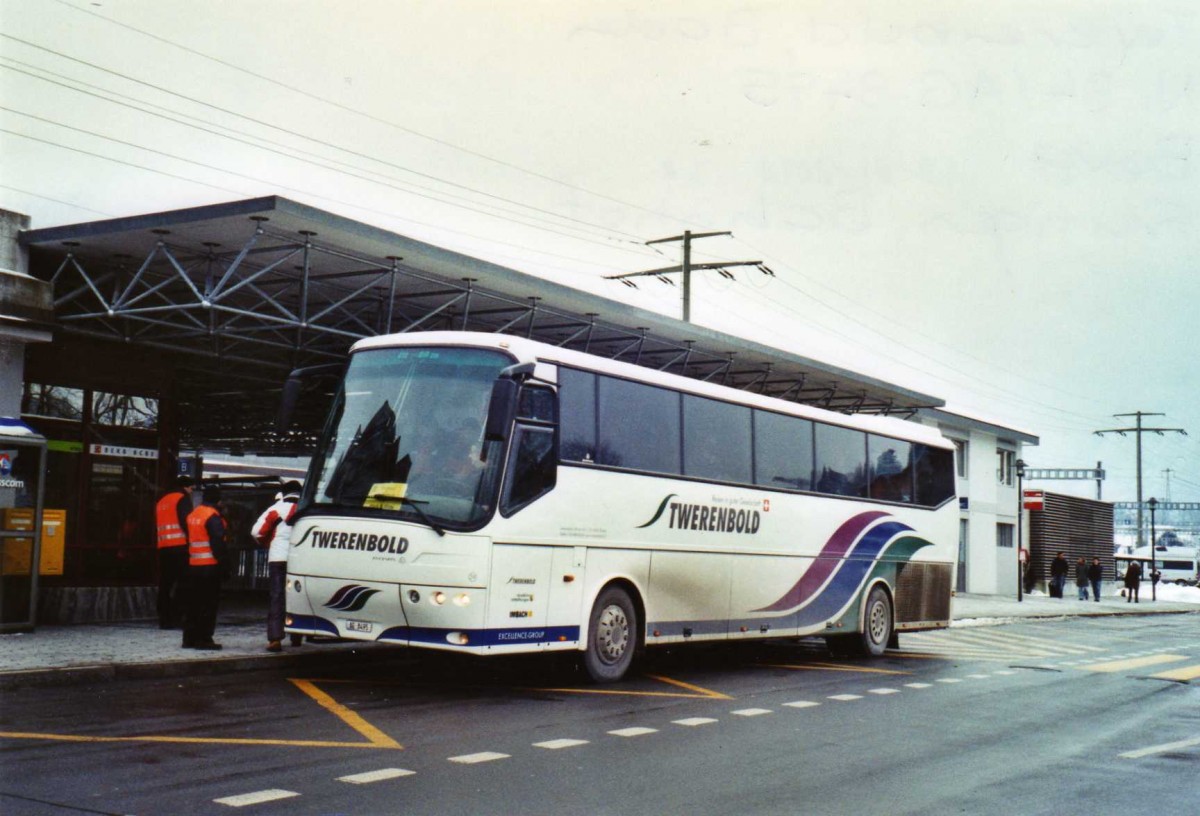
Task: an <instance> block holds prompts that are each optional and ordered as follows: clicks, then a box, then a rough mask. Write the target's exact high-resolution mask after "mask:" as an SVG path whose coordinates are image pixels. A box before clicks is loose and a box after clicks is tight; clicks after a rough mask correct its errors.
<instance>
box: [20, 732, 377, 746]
mask: <svg viewBox="0 0 1200 816" xmlns="http://www.w3.org/2000/svg"><path fill="white" fill-rule="evenodd" d="M0 738H2V739H40V740H53V741H56V742H184V743H200V744H205V745H286V746H296V747H302V748H381V747H384V746H380V745H374V744H372V743H369V742H325V741H322V740H277V739H236V738H222V737H159V736H144V737H92V736H86V735H83V734H38V733H34V732H30V731H0ZM396 747H399V746H396Z"/></svg>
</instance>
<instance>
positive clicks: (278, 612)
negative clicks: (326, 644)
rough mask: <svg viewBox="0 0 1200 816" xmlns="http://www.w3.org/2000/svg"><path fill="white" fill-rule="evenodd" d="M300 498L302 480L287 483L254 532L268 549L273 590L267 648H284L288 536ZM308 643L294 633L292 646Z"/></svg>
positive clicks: (260, 517) (271, 649) (277, 649)
mask: <svg viewBox="0 0 1200 816" xmlns="http://www.w3.org/2000/svg"><path fill="white" fill-rule="evenodd" d="M299 501H300V483H299V482H296V481H290V482H285V483H284V485H283V493H282V494H281V495H280V497H279V498H278V499H277V500H276V502H275V503H274V504H272V505H271V506H270V507H268V508H267V509H266V510H264V511H263V514H262V515H261V516H259V517H258V521H256V522H254V527H253V528H251V530H250V535H252V536H253V537H254V540H255V541H257V542H258V546H260V547H268V548H269V549H268V551H267V586H268V587H269V589H270V596H271V600H270V605H269V606H268V608H267V651H268V652H278V651H281V650H282V649H283V617H284V613H285V612H286V601H287V598H286V592H287V586H286V584H287V557H288V537H289V536H290V535H291V532H292V520H293V519H294V518H295V517H296V506H297V502H299ZM303 642H304V638H303V637H302V636H301V635H292V645H293V646H299V645H300V644H302V643H303Z"/></svg>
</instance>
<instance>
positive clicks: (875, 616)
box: [868, 601, 887, 643]
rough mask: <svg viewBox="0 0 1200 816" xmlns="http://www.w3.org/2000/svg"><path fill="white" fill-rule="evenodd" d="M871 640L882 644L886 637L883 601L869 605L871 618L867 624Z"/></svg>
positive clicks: (885, 613)
mask: <svg viewBox="0 0 1200 816" xmlns="http://www.w3.org/2000/svg"><path fill="white" fill-rule="evenodd" d="M868 629H869V632H870V635H871V640H872V641H873V642H875V643H882V642H883V640H884V639H885V638H886V637H887V605H886V604H885V603H884V602H883V601H876V602H875V603H873V604H871V617H870V620H869V622H868Z"/></svg>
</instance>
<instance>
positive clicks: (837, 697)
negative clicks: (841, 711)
mask: <svg viewBox="0 0 1200 816" xmlns="http://www.w3.org/2000/svg"><path fill="white" fill-rule="evenodd" d="M829 699H830V700H841V701H842V702H849V701H850V700H861V699H862V695H861V694H831V695H829Z"/></svg>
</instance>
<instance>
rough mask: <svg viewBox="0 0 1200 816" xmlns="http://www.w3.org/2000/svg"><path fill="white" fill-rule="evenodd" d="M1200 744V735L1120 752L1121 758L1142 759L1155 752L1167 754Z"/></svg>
mask: <svg viewBox="0 0 1200 816" xmlns="http://www.w3.org/2000/svg"><path fill="white" fill-rule="evenodd" d="M1195 745H1200V737H1196V738H1195V739H1188V740H1180V741H1179V742H1168V743H1165V744H1163V745H1152V746H1150V747H1149V748H1141V749H1139V750H1137V751H1126V752H1125V753H1123V754H1120V757H1121V759H1141V758H1142V757H1144V756H1152V755H1154V754H1165V753H1168V752H1170V751H1181V750H1183V749H1185V748H1191V747H1192V746H1195Z"/></svg>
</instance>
